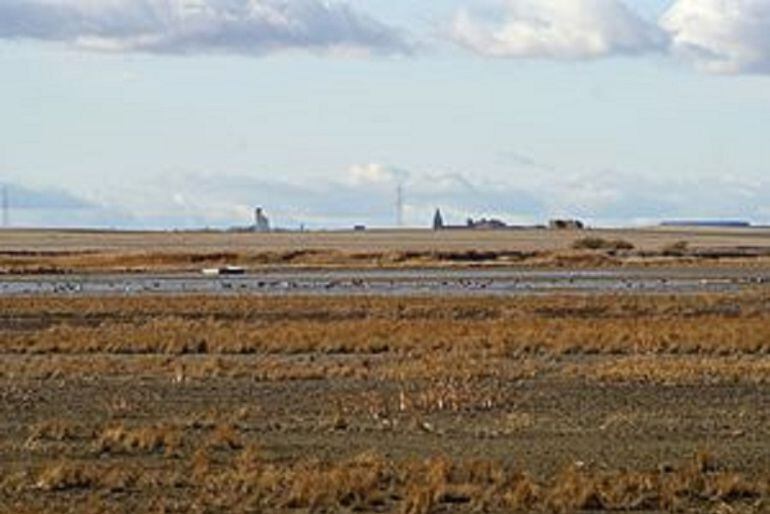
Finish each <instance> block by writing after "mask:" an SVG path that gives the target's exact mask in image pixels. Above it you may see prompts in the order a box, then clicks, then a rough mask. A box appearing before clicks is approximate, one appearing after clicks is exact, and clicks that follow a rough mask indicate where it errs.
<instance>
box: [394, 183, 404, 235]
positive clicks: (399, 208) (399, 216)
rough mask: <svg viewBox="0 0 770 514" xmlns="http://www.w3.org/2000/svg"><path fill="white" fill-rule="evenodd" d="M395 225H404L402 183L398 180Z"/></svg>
mask: <svg viewBox="0 0 770 514" xmlns="http://www.w3.org/2000/svg"><path fill="white" fill-rule="evenodd" d="M396 226H397V227H402V226H404V185H403V184H402V183H400V182H399V184H398V186H397V187H396Z"/></svg>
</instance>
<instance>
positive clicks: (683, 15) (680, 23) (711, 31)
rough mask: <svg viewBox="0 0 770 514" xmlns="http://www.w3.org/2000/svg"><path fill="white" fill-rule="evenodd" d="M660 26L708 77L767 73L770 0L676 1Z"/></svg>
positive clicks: (683, 53) (768, 66)
mask: <svg viewBox="0 0 770 514" xmlns="http://www.w3.org/2000/svg"><path fill="white" fill-rule="evenodd" d="M661 26H662V27H663V28H665V29H666V30H667V31H668V32H669V33H670V34H671V38H672V41H673V43H672V44H673V49H674V51H676V52H678V53H679V54H682V55H685V56H686V57H688V58H690V59H692V60H694V61H695V63H696V65H697V66H698V67H699V68H700V69H703V70H705V71H708V72H711V73H770V0H676V1H675V2H674V4H673V5H672V6H671V8H670V9H669V10H668V11H667V12H666V13H665V14H664V15H663V17H662V19H661Z"/></svg>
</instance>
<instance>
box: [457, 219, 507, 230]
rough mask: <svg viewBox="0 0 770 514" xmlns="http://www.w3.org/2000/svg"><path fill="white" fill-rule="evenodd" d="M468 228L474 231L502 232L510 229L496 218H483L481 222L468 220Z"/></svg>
mask: <svg viewBox="0 0 770 514" xmlns="http://www.w3.org/2000/svg"><path fill="white" fill-rule="evenodd" d="M466 226H467V227H468V228H470V229H474V230H500V229H504V228H508V224H507V223H505V222H504V221H500V220H498V219H494V218H490V219H487V218H481V219H479V220H474V219H471V218H468V221H467V223H466Z"/></svg>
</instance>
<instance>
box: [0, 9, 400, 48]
mask: <svg viewBox="0 0 770 514" xmlns="http://www.w3.org/2000/svg"><path fill="white" fill-rule="evenodd" d="M16 38H30V39H39V40H48V41H60V42H66V43H70V44H72V45H75V46H77V47H79V48H85V49H90V50H97V51H109V52H151V53H165V54H189V53H199V52H220V53H237V54H247V55H261V54H265V53H270V52H275V51H280V50H292V49H302V50H310V51H315V52H324V53H330V54H335V55H339V54H342V55H357V54H361V53H384V54H391V53H408V52H410V51H411V49H412V45H411V43H410V42H409V41H407V39H406V38H405V37H404V35H403V34H401V33H400V32H399V31H397V30H396V29H394V28H391V27H389V26H387V25H385V24H383V23H381V22H379V21H377V20H375V19H373V18H371V17H369V16H366V15H364V14H362V13H360V12H358V11H357V10H355V9H353V8H352V7H350V6H348V5H346V4H344V3H340V2H336V1H331V0H2V1H1V2H0V39H16Z"/></svg>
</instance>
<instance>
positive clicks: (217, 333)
mask: <svg viewBox="0 0 770 514" xmlns="http://www.w3.org/2000/svg"><path fill="white" fill-rule="evenodd" d="M0 354H1V356H0V359H2V367H0V395H1V400H0V511H3V512H21V513H24V512H29V513H32V512H41V513H42V512H185V513H189V512H300V513H303V512H399V513H414V514H417V513H452V512H601V511H613V510H614V511H618V510H619V511H626V512H627V511H633V512H669V511H674V512H715V513H732V512H767V511H768V509H770V443H768V441H770V293H768V292H766V291H762V290H756V291H752V290H749V291H746V292H742V293H736V294H713V295H683V296H662V295H657V296H643V295H625V296H611V295H594V296H579V297H578V296H539V297H521V298H491V297H490V298H397V297H393V298H390V297H389V298H384V297H382V298H372V297H354V298H352V297H333V298H319V297H307V298H304V297H255V296H243V297H239V296H230V297H219V296H198V297H196V296H183V297H159V296H158V297H111V298H70V299H61V298H48V297H37V298H0Z"/></svg>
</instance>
